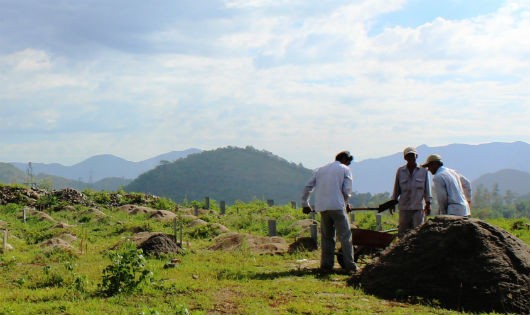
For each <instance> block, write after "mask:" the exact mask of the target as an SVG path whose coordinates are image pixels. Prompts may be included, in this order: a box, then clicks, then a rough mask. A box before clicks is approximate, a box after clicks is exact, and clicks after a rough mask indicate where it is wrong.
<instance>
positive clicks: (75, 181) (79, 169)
mask: <svg viewBox="0 0 530 315" xmlns="http://www.w3.org/2000/svg"><path fill="white" fill-rule="evenodd" d="M417 150H418V154H419V157H418V163H419V164H421V163H423V162H424V161H425V159H426V158H427V156H428V155H429V154H433V153H437V154H440V155H441V156H442V158H443V161H444V164H445V165H446V166H447V167H449V168H453V169H456V170H457V171H459V172H460V173H462V174H463V175H464V176H466V177H467V178H469V179H470V180H472V181H473V182H474V184H476V185H478V184H482V185H484V186H485V187H486V188H488V189H491V188H492V186H493V184H494V183H497V184H498V188H499V189H500V190H501V191H502V190H506V189H510V190H511V191H512V192H517V193H521V194H525V193H528V192H530V185H528V181H527V180H526V179H525V178H526V176H530V163H529V162H530V144H528V143H525V142H513V143H504V142H495V143H487V144H479V145H467V144H451V145H447V146H440V147H429V146H427V145H421V146H419V147H418V148H417ZM201 152H202V151H201V150H200V149H195V148H190V149H187V150H184V151H173V152H169V153H166V154H162V155H158V156H156V157H153V158H150V159H148V160H145V161H141V162H131V161H127V160H125V159H123V158H119V157H116V156H113V155H97V156H93V157H91V158H89V159H87V160H84V161H82V162H80V163H78V164H75V165H72V166H63V165H61V164H57V163H52V164H44V163H35V162H33V163H32V169H33V174H37V175H35V176H36V177H38V178H47V176H48V177H51V176H53V177H51V179H52V180H53V181H54V182H56V181H59V180H60V178H63V180H62V184H61V187H63V186H69V187H72V188H86V187H91V188H93V189H97V190H103V189H105V190H115V189H118V188H119V187H122V186H125V185H127V184H128V183H129V182H131V181H133V180H134V179H136V178H138V177H139V176H140V175H141V174H144V173H146V172H149V171H151V170H154V169H155V168H157V166H160V165H166V164H171V163H174V162H175V161H178V160H180V159H184V160H185V159H188V158H190V157H191V156H193V155H195V154H198V153H201ZM205 152H206V151H205ZM352 153H354V154H355V152H352ZM190 155H191V156H190ZM199 155H200V154H199ZM269 155H270V156H271V158H272V159H276V160H278V157H277V156H274V155H273V154H269ZM280 159H281V158H280ZM330 162H331V161H330ZM1 164H3V167H0V181H2V182H4V183H14V182H18V183H24V182H27V181H28V180H27V176H26V171H27V169H28V163H20V162H16V163H15V162H13V163H10V164H11V166H15V167H13V168H9V165H8V164H7V163H0V166H2V165H1ZM291 164H293V167H301V165H294V163H291ZM404 164H405V161H404V160H403V154H402V153H401V152H397V153H395V154H392V155H389V156H385V157H381V158H374V159H367V160H363V161H359V162H354V163H353V164H352V165H351V169H352V173H353V176H354V187H353V189H354V191H356V192H360V193H365V192H368V193H380V192H390V191H392V188H393V184H394V176H395V172H396V170H397V168H398V167H399V166H401V165H404ZM267 165H269V164H267ZM17 171H18V172H17ZM15 173H16V175H15ZM5 174H10V175H9V176H8V175H5ZM246 176H248V174H247V175H246ZM277 176H282V174H281V173H278V175H277ZM482 176H485V177H486V179H483V178H482ZM13 178H16V179H13ZM217 184H218V183H217ZM293 184H294V183H293ZM56 187H57V186H56ZM297 189H301V188H297Z"/></svg>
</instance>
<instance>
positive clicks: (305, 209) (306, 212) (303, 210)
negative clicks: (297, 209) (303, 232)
mask: <svg viewBox="0 0 530 315" xmlns="http://www.w3.org/2000/svg"><path fill="white" fill-rule="evenodd" d="M312 211H313V209H311V207H303V208H302V212H303V213H305V214H310V213H311V212H312Z"/></svg>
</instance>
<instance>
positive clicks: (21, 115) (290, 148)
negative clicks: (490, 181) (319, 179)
mask: <svg viewBox="0 0 530 315" xmlns="http://www.w3.org/2000/svg"><path fill="white" fill-rule="evenodd" d="M405 4H406V2H405V1H402V0H395V1H391V2H390V1H371V0H366V1H356V2H353V3H352V2H351V1H324V2H322V3H319V4H314V3H309V2H305V1H265V0H263V1H259V0H255V1H236V0H234V1H228V2H226V3H225V6H219V3H215V4H212V5H211V6H212V8H216V10H220V11H215V10H212V12H214V11H215V13H212V12H210V13H208V11H207V10H206V9H205V8H198V7H197V8H196V7H192V8H187V7H185V6H184V7H181V8H180V9H182V10H184V9H188V10H189V12H193V14H195V15H196V16H197V20H196V21H195V20H193V19H192V18H189V17H186V16H185V15H184V14H183V13H182V14H181V15H182V17H179V19H176V20H172V19H171V18H170V17H169V15H167V14H166V15H164V17H163V18H161V19H160V21H159V22H158V23H155V22H153V21H151V22H148V23H147V24H148V29H139V27H140V26H139V25H140V24H139V23H138V22H137V21H136V22H135V21H134V19H132V18H131V17H129V18H128V19H127V20H124V21H115V22H112V21H111V19H109V18H108V17H107V18H106V19H105V23H104V25H109V24H108V23H111V24H110V25H112V26H113V27H110V28H109V30H108V32H109V34H108V35H106V36H103V35H102V34H104V33H105V30H104V29H102V28H97V29H96V31H95V32H94V33H90V27H89V26H90V25H94V23H95V22H92V23H90V24H88V25H87V26H85V27H83V29H84V30H85V31H86V32H87V33H83V36H85V37H84V38H83V39H79V40H80V41H82V42H83V43H82V44H81V45H80V47H81V49H87V47H90V48H94V49H93V50H89V51H87V52H76V53H72V51H75V47H74V45H73V44H72V42H71V40H72V38H71V37H70V36H71V34H67V37H68V38H67V39H64V42H62V41H61V38H60V35H61V34H58V33H54V35H53V36H51V35H50V38H54V42H52V44H50V45H48V46H46V47H44V48H26V47H32V45H31V43H32V42H31V41H29V42H28V45H27V46H26V47H25V48H23V49H18V50H17V49H15V50H13V51H11V52H9V53H3V54H2V50H0V69H2V72H3V74H2V75H0V112H1V113H2V115H1V116H0V117H2V118H0V124H1V125H2V127H0V133H2V134H4V135H8V134H9V135H10V139H9V143H10V144H9V145H8V146H6V147H5V148H4V149H5V150H4V152H3V153H2V155H0V160H16V159H19V158H15V157H24V156H26V155H28V154H30V153H31V152H37V151H39V150H44V147H42V146H41V144H39V143H40V142H39V141H41V140H42V137H39V136H37V135H33V136H31V137H29V138H28V137H27V134H32V133H33V132H35V131H36V130H39V131H42V130H46V131H47V132H50V133H53V134H54V137H55V138H56V139H57V141H58V142H57V143H55V142H54V141H53V140H51V139H49V140H46V142H45V143H46V145H47V147H48V148H50V149H49V151H48V152H40V154H42V156H43V157H44V156H49V159H50V160H48V161H53V160H55V161H59V162H61V160H60V159H62V158H63V157H61V156H57V157H56V158H54V157H53V154H54V153H53V152H60V151H61V148H64V147H71V148H72V150H71V158H74V157H78V158H79V157H81V158H85V157H88V156H91V155H93V154H99V153H112V154H116V155H120V156H122V157H124V158H127V159H130V160H140V159H144V158H149V157H151V156H154V155H156V154H160V153H163V152H167V151H170V150H176V149H185V148H188V147H199V148H203V149H209V148H216V147H219V146H225V145H240V146H245V145H253V146H255V147H257V148H260V149H266V150H269V151H272V152H273V153H276V154H278V155H280V156H282V157H285V158H286V159H288V160H292V161H294V162H302V163H303V164H304V165H307V166H311V167H314V166H318V165H319V164H321V163H323V162H326V161H328V160H330V158H331V157H332V156H333V155H334V153H335V152H336V151H340V150H343V149H350V150H351V151H352V152H353V153H354V155H356V156H357V158H358V159H365V158H370V157H375V156H380V155H385V154H391V153H394V152H398V151H401V150H402V148H403V147H405V146H409V145H412V146H418V145H420V144H423V143H425V144H428V145H430V146H436V145H443V144H448V143H452V142H456V141H459V142H468V143H476V142H488V141H498V140H508V141H515V140H523V141H529V140H530V139H529V135H528V128H527V127H525V126H526V125H527V123H525V121H527V120H528V118H530V112H529V110H530V109H529V108H530V106H528V101H529V99H530V94H529V93H530V92H529V90H530V89H529V88H528V87H529V86H530V84H529V79H528V78H527V74H528V73H529V72H530V59H529V58H528V56H530V44H529V43H528V41H526V40H524V39H526V38H527V37H528V35H529V34H528V33H529V32H530V31H529V30H530V24H529V23H530V13H529V12H530V8H529V5H525V4H524V2H522V1H520V2H517V1H511V2H507V4H506V5H505V6H504V7H503V8H501V9H499V10H497V11H495V12H491V13H489V14H487V15H483V16H475V17H470V18H467V19H460V20H451V19H448V18H437V19H435V20H432V21H430V22H428V23H425V24H423V25H419V26H417V27H414V28H412V27H405V26H395V27H387V28H386V29H384V30H383V32H382V33H380V34H375V35H374V34H370V33H369V29H370V27H371V25H372V24H373V23H374V22H375V21H377V19H379V18H380V17H381V16H384V15H385V14H386V13H389V12H392V11H395V10H401V9H402V8H404V7H405ZM70 9H71V10H74V9H75V8H70ZM87 10H88V9H87ZM131 10H133V11H134V12H137V11H138V12H140V11H141V6H133V8H132V9H131ZM90 12H92V13H91V14H95V13H94V12H93V11H90V10H88V11H87V13H86V14H87V15H82V16H83V20H84V21H90V20H91V16H90V15H88V13H90ZM179 12H180V11H179ZM41 13H42V12H41ZM76 14H77V15H81V13H76ZM98 14H101V12H99V13H98ZM150 14H155V13H154V12H150ZM195 15H193V16H195ZM116 18H117V19H119V18H118V17H116ZM151 18H152V16H151ZM180 18H182V19H180ZM41 19H45V16H41ZM61 21H62V22H61V23H63V24H64V23H66V24H68V23H74V24H73V27H74V28H81V27H82V25H77V24H75V22H74V21H65V20H64V18H63V20H61ZM67 22H68V23H67ZM49 23H52V22H49ZM17 25H19V24H17ZM52 25H53V24H52ZM116 25H129V26H131V28H130V29H132V31H127V34H123V36H124V37H123V38H124V39H126V40H124V41H118V42H115V40H116V38H119V34H118V33H119V32H118V31H117V30H116V28H115V27H114V26H116ZM133 26H134V27H133ZM51 29H54V28H53V27H51ZM134 30H138V31H137V32H135V31H134ZM110 33H112V34H110ZM88 39H92V40H93V41H94V42H95V43H98V44H97V45H96V44H90V41H89V40H88ZM62 45H64V46H65V48H64V50H61V49H58V48H57V47H61V46H62ZM144 46H146V47H144ZM17 47H18V46H17ZM507 106H509V108H510V110H509V111H507V110H506V108H507ZM16 108H21V111H18V110H17V109H16ZM28 111H30V112H32V114H31V115H27V114H26V113H27V112H28ZM20 122H24V123H20ZM38 127H40V129H39V128H38ZM23 133H25V134H26V138H23V137H20V138H19V137H18V135H19V134H23ZM24 139H29V140H24ZM79 141H81V142H83V143H84V145H83V146H81V145H79V144H78V142H79ZM74 142H75V143H74ZM33 150H35V151H33ZM73 150H76V152H74V151H73ZM91 152H92V153H91ZM9 156H13V157H14V158H9ZM34 156H35V155H34ZM4 157H5V158H4ZM37 157H38V156H37ZM20 159H21V160H22V158H20ZM33 159H34V160H35V161H38V160H36V159H35V158H33ZM43 160H44V158H43ZM70 162H76V161H70Z"/></svg>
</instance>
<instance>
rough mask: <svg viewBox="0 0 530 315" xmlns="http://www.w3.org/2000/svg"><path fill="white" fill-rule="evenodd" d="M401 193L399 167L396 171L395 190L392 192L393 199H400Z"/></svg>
mask: <svg viewBox="0 0 530 315" xmlns="http://www.w3.org/2000/svg"><path fill="white" fill-rule="evenodd" d="M399 195H401V186H399V168H398V170H397V171H396V179H395V181H394V190H393V192H392V200H398V197H399Z"/></svg>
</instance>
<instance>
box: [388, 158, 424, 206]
mask: <svg viewBox="0 0 530 315" xmlns="http://www.w3.org/2000/svg"><path fill="white" fill-rule="evenodd" d="M398 198H399V204H398V205H399V210H423V201H425V202H426V203H427V202H429V203H430V202H431V201H432V195H431V182H430V180H429V172H428V171H427V169H425V168H420V167H416V168H415V169H414V171H413V172H412V174H411V173H410V171H409V169H408V168H407V165H404V166H401V167H400V168H398V170H397V172H396V180H395V182H394V192H393V193H392V199H394V200H398Z"/></svg>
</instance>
